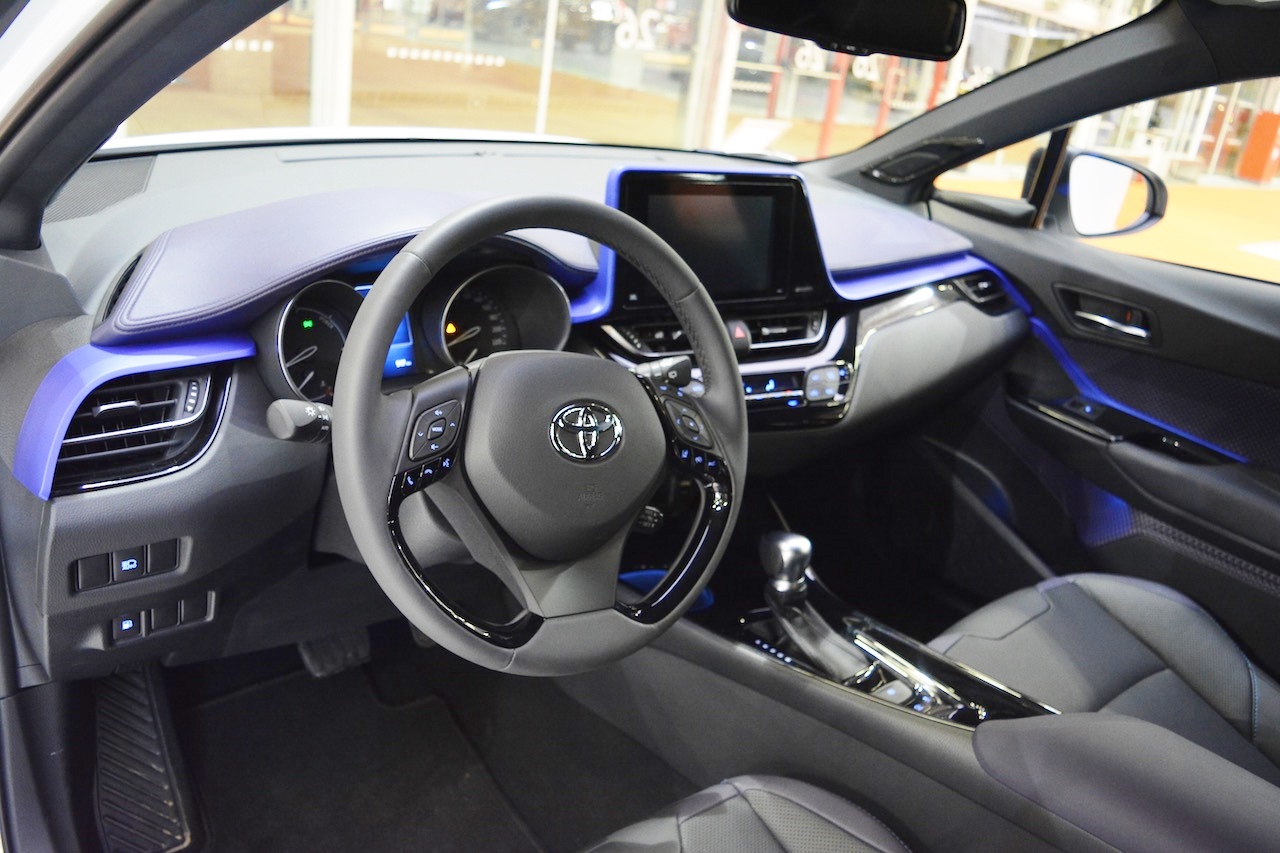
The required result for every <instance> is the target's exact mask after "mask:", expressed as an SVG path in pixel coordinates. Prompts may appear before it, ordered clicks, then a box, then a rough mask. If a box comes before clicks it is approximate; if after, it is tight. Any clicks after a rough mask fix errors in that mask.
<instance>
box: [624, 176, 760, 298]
mask: <svg viewBox="0 0 1280 853" xmlns="http://www.w3.org/2000/svg"><path fill="white" fill-rule="evenodd" d="M774 202H775V199H774V197H773V196H772V195H748V194H744V193H737V192H732V191H731V189H730V188H728V187H707V188H701V187H699V188H697V189H696V191H693V192H683V193H660V194H655V195H651V196H649V219H648V223H647V224H648V226H649V227H650V228H652V229H653V230H654V231H655V232H657V234H658V236H659V237H661V238H662V239H664V240H666V241H667V242H668V243H669V244H670V245H671V248H673V249H675V250H676V253H677V254H678V255H680V257H682V258H684V260H685V263H687V264H688V265H689V266H690V267H692V268H693V271H694V273H696V274H697V276H698V278H699V279H700V280H701V281H702V284H703V286H704V287H706V288H707V290H708V291H709V292H710V293H711V296H712V298H715V297H717V296H734V297H748V298H749V297H752V296H769V295H771V291H772V290H773V282H772V281H771V279H772V278H773V249H774V247H773V231H774V222H773V220H774V217H775V216H776V215H777V212H776V210H775V209H774V208H775V204H774Z"/></svg>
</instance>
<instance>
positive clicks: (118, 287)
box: [98, 255, 142, 321]
mask: <svg viewBox="0 0 1280 853" xmlns="http://www.w3.org/2000/svg"><path fill="white" fill-rule="evenodd" d="M141 260H142V255H138V257H136V258H134V259H133V263H131V264H129V266H127V267H125V270H124V272H123V273H121V274H120V277H119V278H117V279H116V282H115V284H114V285H112V287H111V296H110V297H108V298H107V304H106V307H105V308H103V309H102V316H101V317H99V318H98V319H99V321H102V320H105V319H107V318H108V317H110V316H111V312H112V311H114V310H116V303H117V302H119V301H120V297H121V296H122V295H123V294H124V287H125V285H126V284H128V283H129V279H131V278H133V274H134V272H135V271H136V270H137V269H138V262H139V261H141Z"/></svg>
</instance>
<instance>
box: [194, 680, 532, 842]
mask: <svg viewBox="0 0 1280 853" xmlns="http://www.w3.org/2000/svg"><path fill="white" fill-rule="evenodd" d="M180 713H181V714H182V717H183V719H180V720H179V731H180V732H182V733H183V735H184V740H185V741H186V743H185V744H184V748H185V752H186V756H187V761H188V767H189V768H190V772H191V775H192V778H193V781H194V784H195V787H196V789H197V792H198V797H199V799H200V802H201V805H202V808H203V812H204V817H205V821H206V824H207V826H208V827H209V840H210V847H209V849H211V850H215V851H237V850H255V851H257V850H270V851H273V853H275V852H276V851H280V852H281V853H284V851H308V853H318V852H319V851H329V850H333V851H350V850H431V851H441V852H442V853H449V851H455V850H456V851H475V850H485V851H520V853H524V851H539V850H541V849H542V848H541V847H540V845H539V844H538V843H537V842H536V841H535V840H534V839H533V836H532V835H531V834H530V833H529V830H528V829H527V828H526V826H525V825H524V823H523V822H522V821H521V819H520V818H519V816H518V815H517V814H516V813H515V812H514V811H513V810H512V808H511V805H510V804H509V803H508V801H507V800H506V798H505V797H504V796H503V795H502V793H501V791H500V790H499V789H498V787H497V785H496V784H495V783H494V780H493V778H492V777H491V776H490V775H489V772H488V770H487V769H486V768H485V766H484V764H483V763H482V762H481V761H480V759H479V757H478V756H477V755H476V753H475V752H474V751H473V750H472V748H471V746H470V745H469V744H468V742H467V740H466V738H465V737H464V735H463V733H462V732H461V731H460V730H459V728H458V726H457V724H456V723H455V722H454V719H453V716H452V714H451V713H450V711H449V709H448V707H447V706H446V705H445V703H444V702H443V701H441V700H440V699H437V698H426V699H421V700H418V701H414V702H412V703H410V704H405V705H400V706H397V707H389V706H387V705H384V704H382V703H380V702H378V700H377V699H376V697H375V695H374V693H373V691H372V690H371V689H370V688H369V685H368V681H367V679H366V678H365V676H364V674H363V673H362V672H361V671H359V670H353V671H349V672H346V673H343V674H341V675H337V676H334V677H332V678H328V679H324V680H319V681H317V680H313V679H311V678H310V677H308V676H307V675H305V674H301V673H299V674H293V675H287V676H284V677H282V678H278V679H276V680H274V681H270V682H267V683H265V684H262V685H259V686H255V687H252V688H248V689H245V690H241V691H239V692H236V693H233V694H231V695H228V696H224V697H222V698H219V699H215V700H212V701H209V702H207V703H205V704H202V705H198V706H196V707H193V708H187V709H185V710H183V711H181V712H180Z"/></svg>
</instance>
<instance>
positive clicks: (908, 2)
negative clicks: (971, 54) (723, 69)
mask: <svg viewBox="0 0 1280 853" xmlns="http://www.w3.org/2000/svg"><path fill="white" fill-rule="evenodd" d="M728 3H729V17H731V18H733V19H734V20H735V21H737V22H738V23H740V24H743V25H744V26H748V27H754V28H756V29H761V30H770V31H772V32H775V33H782V34H783V35H788V36H795V37H796V38H802V39H808V40H809V41H811V42H814V43H815V44H817V45H818V46H819V47H822V48H825V49H827V50H836V51H841V52H843V53H856V54H860V55H865V54H869V53H888V54H893V55H895V56H906V57H910V58H912V59H934V60H945V59H950V58H951V57H953V56H955V55H956V52H957V51H958V50H959V49H960V40H961V38H962V37H963V36H964V22H965V2H964V0H804V2H796V0H728Z"/></svg>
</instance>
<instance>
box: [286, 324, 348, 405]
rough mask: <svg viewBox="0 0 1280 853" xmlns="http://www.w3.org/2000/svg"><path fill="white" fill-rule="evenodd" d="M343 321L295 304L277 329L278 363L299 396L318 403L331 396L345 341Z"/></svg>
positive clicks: (325, 400) (324, 401)
mask: <svg viewBox="0 0 1280 853" xmlns="http://www.w3.org/2000/svg"><path fill="white" fill-rule="evenodd" d="M344 326H345V323H343V322H341V321H339V320H337V319H335V318H334V316H333V315H332V314H330V313H329V312H327V311H322V310H319V309H316V308H309V307H306V306H298V307H296V308H294V310H293V311H292V312H290V313H289V315H288V316H287V317H286V318H285V324H284V330H283V331H282V332H281V333H280V366H281V367H283V368H284V374H285V376H287V377H288V379H289V384H290V385H292V386H293V390H295V391H297V392H298V396H300V397H306V398H307V399H308V400H311V401H313V402H317V403H328V402H330V401H331V400H333V381H334V379H336V378H337V376H338V360H339V359H340V358H342V348H343V347H344V346H346V343H347V333H346V330H345V328H344Z"/></svg>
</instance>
